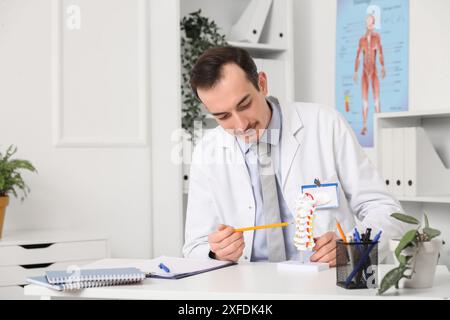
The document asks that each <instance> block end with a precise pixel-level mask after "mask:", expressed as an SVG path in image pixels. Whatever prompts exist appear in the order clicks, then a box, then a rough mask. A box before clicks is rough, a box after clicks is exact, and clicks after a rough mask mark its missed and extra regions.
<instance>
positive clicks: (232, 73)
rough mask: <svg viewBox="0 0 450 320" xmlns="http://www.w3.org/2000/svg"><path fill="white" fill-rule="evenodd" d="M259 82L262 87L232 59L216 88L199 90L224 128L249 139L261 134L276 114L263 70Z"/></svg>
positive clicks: (245, 139)
mask: <svg viewBox="0 0 450 320" xmlns="http://www.w3.org/2000/svg"><path fill="white" fill-rule="evenodd" d="M258 84H259V91H258V90H257V89H256V88H255V86H254V85H253V84H252V83H251V82H250V81H249V80H248V79H247V77H246V74H245V72H244V71H243V70H242V69H241V68H240V67H239V66H238V65H236V64H234V63H232V64H226V65H224V66H223V68H222V77H221V79H220V80H219V82H218V83H217V84H216V85H215V86H214V87H213V88H209V89H200V88H199V89H198V90H197V93H198V96H199V97H200V99H201V100H202V102H203V104H204V105H205V106H206V108H207V109H208V111H209V112H210V113H211V114H212V115H213V116H214V117H215V118H216V120H217V123H218V124H219V125H220V126H221V127H222V128H224V129H225V130H227V131H228V132H229V133H231V134H233V135H235V136H237V137H239V138H241V139H243V140H244V141H245V142H247V143H249V142H253V141H256V140H258V139H259V137H261V135H262V133H263V132H264V130H265V129H266V128H267V126H268V125H269V122H270V118H271V116H272V112H271V110H270V108H269V105H268V104H267V101H266V96H267V78H266V75H265V74H264V73H263V72H261V73H259V77H258Z"/></svg>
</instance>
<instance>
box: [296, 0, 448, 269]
mask: <svg viewBox="0 0 450 320" xmlns="http://www.w3.org/2000/svg"><path fill="white" fill-rule="evenodd" d="M336 4H337V2H336V1H335V0H295V1H294V5H295V16H296V19H295V26H294V36H295V75H296V78H295V85H296V100H298V101H311V102H319V103H323V104H326V105H330V106H335V46H336V40H335V39H336V9H337V5H336ZM449 12H450V1H448V0H433V1H423V0H410V68H409V100H410V110H418V109H439V108H450V90H449V84H450V55H449V52H450V37H448V36H447V33H448V31H449V30H450V19H449V17H448V13H449ZM445 139H447V142H440V143H439V145H440V147H441V148H443V150H441V153H440V154H441V157H442V158H443V159H442V160H443V161H444V163H447V164H448V163H450V156H449V155H450V137H445ZM366 151H367V153H368V155H369V157H370V158H371V159H372V161H373V162H374V163H375V161H374V159H375V157H376V154H375V151H374V150H373V149H366ZM403 205H404V209H405V210H406V211H407V212H411V213H412V214H415V215H419V214H420V213H422V212H424V211H426V212H428V213H429V214H430V221H431V223H433V224H434V225H435V226H437V227H438V228H440V229H441V231H442V232H443V234H444V239H446V242H447V244H448V243H449V239H450V215H449V212H450V206H449V205H432V204H424V205H423V206H422V205H420V204H413V203H404V204H403ZM441 262H443V263H445V264H447V265H448V266H450V247H449V245H447V246H446V247H445V248H444V250H443V254H442V257H441Z"/></svg>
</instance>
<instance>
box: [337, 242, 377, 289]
mask: <svg viewBox="0 0 450 320" xmlns="http://www.w3.org/2000/svg"><path fill="white" fill-rule="evenodd" d="M336 284H337V285H338V286H340V287H343V288H346V289H374V288H377V287H378V242H375V243H374V242H367V243H362V242H359V243H357V242H352V243H344V242H343V241H342V240H338V241H336Z"/></svg>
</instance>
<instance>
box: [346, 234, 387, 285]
mask: <svg viewBox="0 0 450 320" xmlns="http://www.w3.org/2000/svg"><path fill="white" fill-rule="evenodd" d="M381 232H382V231H381V230H380V232H378V233H377V235H376V236H375V238H373V242H372V244H371V245H370V246H369V248H368V249H367V250H366V251H365V252H364V254H363V255H362V256H361V259H359V261H358V264H357V265H356V267H355V269H353V271H352V273H350V275H349V276H348V278H347V280H345V286H346V287H348V285H349V284H350V282H351V281H352V279H353V278H354V277H355V275H356V273H357V272H358V271H359V269H361V268H362V266H363V265H364V263H365V262H366V259H367V258H368V257H369V254H370V252H371V251H372V250H373V248H375V245H376V244H377V243H378V241H379V240H380V237H381Z"/></svg>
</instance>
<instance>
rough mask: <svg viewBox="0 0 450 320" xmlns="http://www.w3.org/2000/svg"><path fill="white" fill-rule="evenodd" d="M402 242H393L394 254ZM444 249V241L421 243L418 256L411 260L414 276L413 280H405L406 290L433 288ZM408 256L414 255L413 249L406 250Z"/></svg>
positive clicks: (390, 244)
mask: <svg viewBox="0 0 450 320" xmlns="http://www.w3.org/2000/svg"><path fill="white" fill-rule="evenodd" d="M399 243H400V240H397V239H396V240H391V241H390V242H389V247H390V249H391V250H392V251H393V252H394V251H395V249H396V248H397V246H398V244H399ZM441 248H442V240H440V239H432V240H431V241H427V242H421V243H419V248H418V251H417V254H416V255H415V257H414V258H412V259H411V265H412V267H413V270H414V275H413V277H412V278H411V279H404V281H403V287H404V288H414V289H421V288H431V287H433V284H434V276H435V274H436V267H437V264H438V259H439V252H440V250H441ZM405 253H406V254H413V249H411V248H407V249H405Z"/></svg>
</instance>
